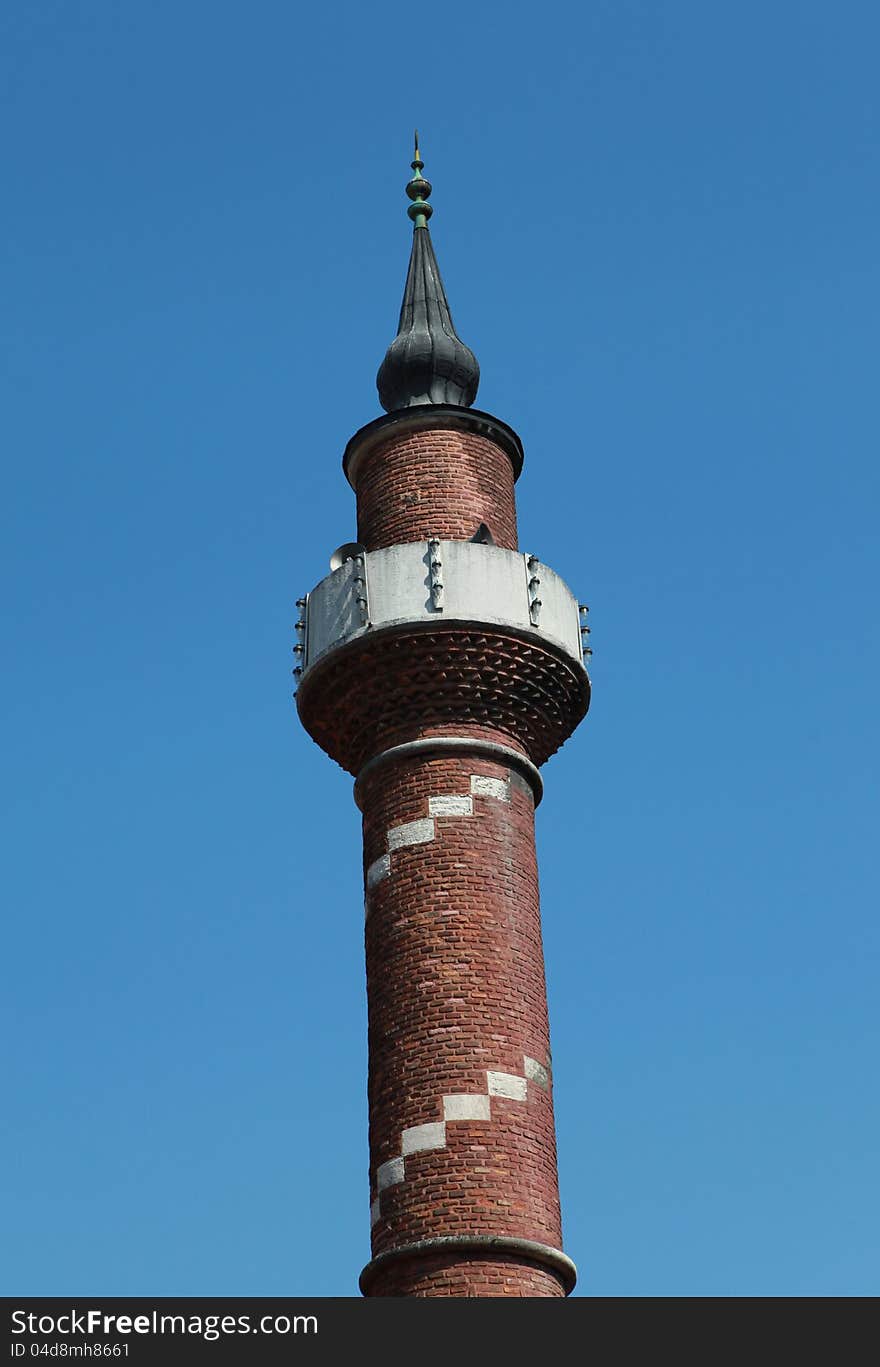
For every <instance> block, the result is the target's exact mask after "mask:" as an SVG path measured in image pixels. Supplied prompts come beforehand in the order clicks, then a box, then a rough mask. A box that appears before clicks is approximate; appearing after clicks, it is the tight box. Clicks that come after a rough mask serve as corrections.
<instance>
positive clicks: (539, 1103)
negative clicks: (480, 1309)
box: [361, 755, 561, 1296]
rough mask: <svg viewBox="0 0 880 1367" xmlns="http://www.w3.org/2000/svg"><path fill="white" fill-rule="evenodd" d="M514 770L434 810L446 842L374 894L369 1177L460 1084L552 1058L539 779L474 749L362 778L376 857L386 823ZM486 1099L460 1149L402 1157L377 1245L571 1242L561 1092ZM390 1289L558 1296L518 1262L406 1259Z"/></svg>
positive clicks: (421, 813)
mask: <svg viewBox="0 0 880 1367" xmlns="http://www.w3.org/2000/svg"><path fill="white" fill-rule="evenodd" d="M472 774H479V775H484V776H487V777H491V778H496V779H502V780H504V781H505V782H509V801H502V800H501V799H499V798H496V797H483V796H473V798H472V802H473V815H471V816H450V817H436V818H435V838H434V839H433V840H431V841H430V842H427V843H425V844H419V845H411V846H407V847H405V848H402V849H399V850H396V851H394V852H393V853H392V855H391V872H390V874H389V875H388V876H387V877H384V878H383V879H382V880H381V881H380V882H379V883H377V884H376V886H375V887H374V888H372V889H370V890H368V892H367V902H368V916H367V922H366V951H367V986H368V1000H369V1032H370V1078H369V1098H370V1157H371V1166H370V1176H371V1195H373V1196H375V1194H376V1169H377V1168H378V1167H379V1165H380V1164H382V1163H384V1162H385V1161H386V1160H388V1159H391V1158H394V1157H396V1156H397V1155H399V1154H400V1153H401V1132H402V1131H403V1130H404V1129H405V1128H407V1127H410V1126H416V1125H422V1124H425V1123H429V1122H437V1121H442V1120H443V1102H442V1098H443V1096H444V1095H447V1094H459V1093H467V1094H486V1093H487V1079H486V1073H487V1070H491V1071H493V1072H503V1073H510V1074H513V1075H516V1076H519V1077H522V1076H523V1075H524V1071H525V1069H524V1061H523V1060H524V1055H527V1056H529V1057H530V1058H532V1059H535V1060H537V1061H538V1062H539V1063H541V1064H543V1065H545V1066H548V1065H549V1036H548V1024H547V1005H546V993H545V984H544V961H543V950H542V943H541V926H540V913H539V901H538V872H537V863H536V858H535V839H534V807H533V799H532V794H531V790H530V788H529V787H528V786H527V785H526V784H525V783H524V782H523V780H521V779H520V778H519V776H518V775H516V774H514V773H512V772H511V771H510V770H509V769H507V768H506V767H504V766H502V765H499V764H495V763H492V762H489V761H486V760H483V759H480V758H477V757H476V756H460V755H455V756H445V757H439V756H432V757H429V758H421V757H420V758H411V759H404V760H399V761H393V762H391V763H389V764H387V765H384V766H382V767H381V768H379V769H378V770H377V771H376V772H375V774H372V775H369V776H368V777H367V778H366V780H365V781H364V783H363V786H362V791H361V804H362V808H363V813H364V821H363V825H364V860H365V869H366V868H368V867H369V866H370V865H371V864H372V863H373V861H374V860H377V859H378V858H379V857H380V856H381V855H383V854H384V853H385V852H386V850H387V832H388V830H389V828H391V827H394V826H398V825H401V824H403V823H405V822H409V821H415V820H418V819H422V818H425V817H427V816H428V799H429V797H431V796H441V795H461V796H465V795H470V791H471V789H470V776H471V775H472ZM526 1091H527V1095H526V1099H525V1100H514V1099H511V1098H507V1097H501V1096H492V1097H491V1098H490V1103H489V1104H490V1109H491V1118H490V1119H489V1120H455V1121H450V1122H449V1123H448V1124H447V1126H446V1147H445V1148H438V1149H433V1150H430V1151H428V1152H422V1153H416V1154H412V1155H410V1156H408V1157H406V1158H405V1177H404V1180H403V1181H402V1182H399V1183H395V1184H394V1185H392V1186H389V1187H387V1188H386V1189H385V1190H384V1191H383V1192H382V1193H381V1197H380V1208H381V1214H380V1217H379V1220H378V1222H377V1223H376V1225H375V1226H374V1229H373V1253H374V1255H376V1254H378V1253H380V1252H383V1251H384V1250H386V1249H389V1248H393V1247H398V1246H400V1245H402V1244H408V1243H412V1242H414V1241H417V1240H420V1239H426V1238H432V1237H437V1236H442V1235H473V1234H477V1235H508V1236H513V1237H518V1238H524V1239H531V1240H535V1241H537V1242H539V1243H543V1244H549V1245H551V1246H553V1247H555V1248H559V1247H561V1228H560V1213H559V1196H558V1185H557V1176H556V1146H555V1134H554V1125H553V1108H552V1099H551V1092H550V1090H544V1089H543V1088H542V1087H541V1086H540V1085H539V1084H538V1083H537V1082H533V1081H529V1082H528V1084H527V1089H526ZM371 1294H378V1295H394V1294H397V1295H403V1294H412V1295H515V1296H522V1295H558V1294H561V1284H560V1282H559V1281H558V1280H557V1278H556V1277H555V1276H554V1275H553V1274H552V1273H551V1272H545V1271H544V1270H542V1269H537V1268H535V1267H534V1265H531V1264H528V1263H526V1262H519V1261H517V1259H516V1258H514V1257H506V1258H500V1257H499V1258H497V1259H496V1258H493V1259H492V1261H491V1262H490V1261H487V1260H484V1259H482V1258H480V1257H477V1256H475V1257H474V1258H473V1259H471V1260H468V1259H466V1258H464V1257H462V1256H458V1257H456V1258H451V1257H450V1256H449V1255H444V1256H443V1257H441V1258H439V1259H432V1260H430V1261H429V1260H427V1259H426V1260H422V1259H419V1260H418V1262H416V1260H410V1261H407V1262H406V1263H405V1264H395V1265H393V1266H392V1267H389V1268H388V1269H387V1270H385V1271H383V1272H382V1273H381V1274H380V1276H379V1278H378V1280H377V1282H376V1284H375V1286H374V1287H373V1288H372V1289H371Z"/></svg>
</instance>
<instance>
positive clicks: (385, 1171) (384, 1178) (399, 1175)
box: [376, 1158, 403, 1191]
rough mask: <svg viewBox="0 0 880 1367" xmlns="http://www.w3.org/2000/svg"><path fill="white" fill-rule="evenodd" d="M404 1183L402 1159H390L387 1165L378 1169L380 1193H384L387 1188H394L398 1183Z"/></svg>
mask: <svg viewBox="0 0 880 1367" xmlns="http://www.w3.org/2000/svg"><path fill="white" fill-rule="evenodd" d="M402 1181H403V1159H402V1158H389V1159H388V1162H387V1163H382V1164H381V1165H380V1166H379V1167H378V1168H377V1169H376V1188H377V1190H378V1191H384V1190H385V1188H386V1187H393V1186H394V1185H395V1184H396V1183H397V1182H402Z"/></svg>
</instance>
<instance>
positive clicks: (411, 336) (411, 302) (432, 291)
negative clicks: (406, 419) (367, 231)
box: [376, 132, 480, 413]
mask: <svg viewBox="0 0 880 1367" xmlns="http://www.w3.org/2000/svg"><path fill="white" fill-rule="evenodd" d="M410 164H411V166H412V169H413V172H414V174H413V177H412V179H411V180H410V181H409V182H408V183H407V187H406V193H407V195H408V196H409V198H410V200H411V203H410V205H409V207H408V208H407V213H408V214H409V216H410V218H411V219H412V223H413V245H412V253H411V255H410V260H409V270H408V272H407V276H406V286H405V288H404V291H403V303H402V304H401V307H400V321H399V323H398V328H397V336H396V337H395V339H394V341H393V342H392V343H391V345H390V347H389V348H388V350H387V351H386V353H385V359H384V361H383V362H382V364H381V366H380V367H379V374H378V375H377V377H376V385H377V388H378V390H379V399H380V401H381V404H382V407H383V408H384V409H386V410H387V412H389V413H390V412H393V411H395V410H397V409H401V408H413V407H416V406H417V405H419V404H439V403H445V404H453V405H455V406H457V407H459V408H470V406H471V404H472V403H473V401H474V399H475V398H476V397H477V387H478V385H479V383H480V367H479V364H478V362H477V358H476V356H475V355H474V353H473V352H472V351H471V349H470V347H467V346H465V344H464V342H463V341H462V340H461V338H460V337H459V336H458V335H457V333H456V331H455V328H454V326H453V323H452V315H451V313H450V311H449V304H448V303H447V300H446V291H445V290H444V288H443V281H442V279H441V276H440V267H439V266H438V265H437V258H436V256H435V255H434V246H433V243H432V242H431V234H430V232H429V230H428V219H429V218H430V217H431V214H432V213H433V212H434V210H433V207H432V205H430V204H429V203H428V199H429V197H430V194H431V182H430V181H429V180H425V178H424V176H423V175H422V170H423V169H424V165H425V163H424V162H423V161H422V158H421V154H420V152H419V135H418V132H416V136H415V156H414V157H413V160H412V162H411V163H410Z"/></svg>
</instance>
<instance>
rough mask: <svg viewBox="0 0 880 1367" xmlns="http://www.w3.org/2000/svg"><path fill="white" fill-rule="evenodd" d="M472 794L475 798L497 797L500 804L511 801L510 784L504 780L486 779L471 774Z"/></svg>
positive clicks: (480, 775) (479, 775)
mask: <svg viewBox="0 0 880 1367" xmlns="http://www.w3.org/2000/svg"><path fill="white" fill-rule="evenodd" d="M471 792H472V793H473V794H474V796H475V797H495V798H497V799H498V801H499V802H509V801H510V784H509V783H508V782H507V781H506V780H505V779H503V778H485V777H484V776H483V775H482V774H471Z"/></svg>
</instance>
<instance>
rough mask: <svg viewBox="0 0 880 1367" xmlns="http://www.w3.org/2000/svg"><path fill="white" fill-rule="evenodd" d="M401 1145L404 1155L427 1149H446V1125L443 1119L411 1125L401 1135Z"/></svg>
mask: <svg viewBox="0 0 880 1367" xmlns="http://www.w3.org/2000/svg"><path fill="white" fill-rule="evenodd" d="M400 1147H401V1150H402V1151H403V1153H404V1155H406V1154H408V1153H424V1152H425V1150H426V1149H445V1148H446V1125H445V1124H444V1122H443V1121H442V1120H436V1121H432V1122H431V1123H430V1124H428V1125H411V1126H410V1127H409V1129H408V1130H404V1131H403V1134H402V1135H401V1136H400Z"/></svg>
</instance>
